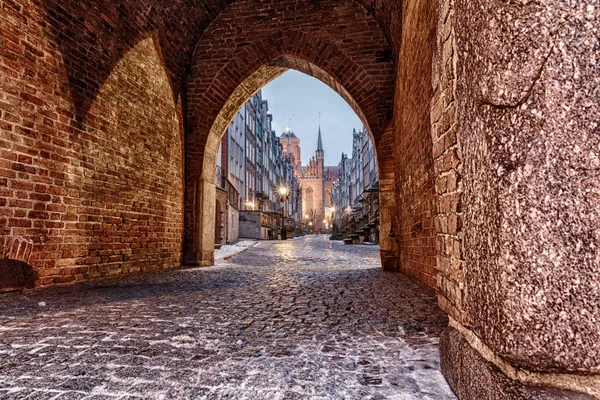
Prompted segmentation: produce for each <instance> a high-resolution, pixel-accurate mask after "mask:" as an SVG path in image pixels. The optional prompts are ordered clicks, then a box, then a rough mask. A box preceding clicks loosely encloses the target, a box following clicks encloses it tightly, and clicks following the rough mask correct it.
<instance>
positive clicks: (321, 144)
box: [317, 111, 324, 153]
mask: <svg viewBox="0 0 600 400" xmlns="http://www.w3.org/2000/svg"><path fill="white" fill-rule="evenodd" d="M317 151H320V152H322V153H323V152H324V150H323V139H321V111H319V139H318V140H317Z"/></svg>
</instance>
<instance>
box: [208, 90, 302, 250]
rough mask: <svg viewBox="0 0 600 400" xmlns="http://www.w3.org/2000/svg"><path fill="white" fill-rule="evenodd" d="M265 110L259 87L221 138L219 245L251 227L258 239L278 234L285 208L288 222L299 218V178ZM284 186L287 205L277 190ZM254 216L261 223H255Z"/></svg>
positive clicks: (218, 164)
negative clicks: (241, 221)
mask: <svg viewBox="0 0 600 400" xmlns="http://www.w3.org/2000/svg"><path fill="white" fill-rule="evenodd" d="M268 111H269V104H268V102H267V101H266V100H263V98H262V92H261V91H258V92H257V93H256V94H254V95H253V96H252V97H251V98H250V99H249V100H248V101H247V102H246V103H244V105H243V106H242V107H241V108H240V110H239V111H238V112H237V113H236V115H235V116H234V118H233V120H232V121H231V123H230V125H229V127H228V128H227V131H226V132H225V135H224V136H223V138H222V140H221V146H220V148H219V155H218V157H217V171H216V173H217V189H218V190H217V204H216V210H217V212H216V220H215V227H216V229H215V243H217V244H223V243H231V242H235V241H236V240H237V239H238V237H239V235H244V234H246V235H247V234H248V232H250V231H252V232H257V238H261V239H266V238H276V234H277V232H278V229H279V228H280V227H281V224H282V220H281V216H282V214H283V211H284V210H285V212H286V215H285V217H286V222H285V224H286V225H288V226H290V225H292V226H293V225H296V224H295V222H301V221H302V217H301V216H302V211H301V200H300V199H301V192H300V190H299V184H298V180H297V179H296V178H295V176H294V168H293V166H292V161H291V158H290V157H288V156H287V153H285V152H284V151H283V147H282V143H281V141H280V138H278V137H277V134H276V133H275V131H274V130H273V129H272V122H273V116H272V115H271V114H269V112H268ZM282 185H285V186H287V187H288V188H289V190H290V196H289V198H288V199H287V201H286V205H285V207H284V202H283V201H282V199H281V197H280V195H279V192H278V190H277V189H278V188H279V187H281V186H282ZM252 213H255V214H256V215H251V214H252ZM240 220H244V224H241V225H240V224H239V221H240ZM254 221H257V223H258V225H259V226H257V227H255V226H253V225H256V224H255V223H254ZM255 228H256V229H255Z"/></svg>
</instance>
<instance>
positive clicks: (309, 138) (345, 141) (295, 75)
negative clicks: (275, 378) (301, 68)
mask: <svg viewBox="0 0 600 400" xmlns="http://www.w3.org/2000/svg"><path fill="white" fill-rule="evenodd" d="M262 95H263V99H265V100H268V101H269V113H271V114H273V129H275V132H276V133H277V136H281V133H282V132H283V130H284V129H285V128H286V127H287V126H288V119H289V118H291V119H292V123H291V127H292V131H294V133H295V134H296V136H298V138H299V139H300V140H301V142H300V147H301V148H302V163H303V164H306V163H307V161H308V160H309V158H310V157H311V156H313V155H314V154H315V150H316V149H317V135H318V130H319V111H320V112H321V134H322V137H323V147H324V150H325V165H338V163H339V162H340V159H341V155H342V152H344V153H347V154H349V155H350V156H351V154H352V129H353V128H356V129H359V128H362V122H361V121H360V119H359V118H358V116H357V115H356V114H355V113H354V111H353V110H352V108H350V106H349V105H348V103H346V101H345V100H344V99H342V98H341V97H340V96H339V95H338V94H337V93H336V92H334V91H333V90H332V89H331V88H330V87H329V86H327V85H325V84H324V83H322V82H321V81H319V80H318V79H315V78H312V77H310V76H308V75H305V74H303V73H301V72H298V71H295V70H290V71H288V72H286V73H284V74H283V75H281V76H280V77H279V78H277V79H275V80H274V81H272V82H271V83H269V84H268V85H266V86H265V87H264V88H263V89H262Z"/></svg>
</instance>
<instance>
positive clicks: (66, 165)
mask: <svg viewBox="0 0 600 400" xmlns="http://www.w3.org/2000/svg"><path fill="white" fill-rule="evenodd" d="M78 4H83V3H79V2H78ZM69 5H70V3H69V2H67V3H65V4H61V5H60V6H59V5H58V4H57V3H53V2H46V3H44V4H42V3H41V2H38V1H26V0H21V1H18V2H16V1H14V0H13V1H7V0H3V1H0V7H1V8H2V12H1V13H0V206H1V207H0V249H2V254H0V256H3V257H4V256H8V257H11V258H16V259H21V260H24V261H27V262H29V263H30V264H31V265H32V266H33V267H34V268H35V270H36V272H37V273H38V281H37V283H38V284H51V283H63V282H69V281H73V280H80V279H88V278H94V277H101V276H107V275H113V274H119V273H127V272H131V271H136V270H145V269H150V268H153V269H154V268H165V267H174V266H177V265H179V263H180V257H181V250H180V248H181V235H182V219H183V217H182V198H183V189H182V187H183V183H182V179H183V175H182V136H181V132H182V131H181V128H182V125H181V108H180V106H178V104H177V103H176V101H175V99H174V97H173V93H174V90H173V88H172V85H171V79H170V78H169V74H168V73H167V72H166V71H167V70H166V69H165V65H164V62H163V59H164V58H163V55H162V54H161V52H160V50H159V48H158V46H156V45H155V39H154V38H146V39H143V40H142V39H141V37H140V38H139V39H140V40H137V41H136V42H130V40H131V37H130V36H127V35H125V36H121V37H120V36H119V34H118V32H113V33H112V36H108V35H107V32H105V30H106V31H110V30H109V29H108V27H107V25H109V24H110V21H106V20H107V19H110V18H109V16H110V15H111V12H112V11H114V7H113V9H107V10H103V11H104V12H105V13H104V14H100V13H98V14H97V15H96V14H94V13H93V12H92V11H91V10H86V9H85V7H84V6H83V5H82V6H81V7H80V6H78V7H80V8H78V9H75V8H73V9H69V11H67V8H68V7H69ZM77 10H79V11H77ZM78 12H79V14H78ZM78 15H79V16H81V17H83V18H84V19H85V24H83V25H82V26H78V27H77V29H78V30H77V31H70V30H69V29H68V28H66V25H68V24H73V23H74V21H76V20H78V19H77V16H78ZM84 33H87V34H88V35H92V36H93V35H95V37H96V38H97V39H99V38H105V39H106V40H107V41H108V42H103V43H98V44H95V43H93V42H92V41H90V39H89V37H88V38H87V41H86V40H84V38H83V37H82V39H81V41H79V42H74V41H73V40H74V39H75V38H74V37H69V36H68V35H69V34H71V35H73V36H76V35H84ZM156 42H160V40H156ZM111 44H112V47H111ZM86 45H90V48H92V47H93V48H94V49H95V50H97V49H98V48H103V49H104V50H106V52H105V53H104V54H102V56H103V57H105V58H107V61H106V63H108V64H110V66H111V69H110V71H109V73H107V74H100V73H98V74H96V72H98V71H97V70H96V69H94V68H95V67H99V64H95V63H94V61H95V60H94V54H93V52H88V51H87V50H88V49H87V48H86V47H85V46H86ZM111 48H112V50H113V52H112V53H111V52H109V50H110V49H111ZM122 50H123V51H124V52H123V53H122V52H121V51H122ZM65 52H68V54H67V53H65ZM83 99H85V101H84V100H83Z"/></svg>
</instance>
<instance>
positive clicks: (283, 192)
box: [277, 185, 290, 240]
mask: <svg viewBox="0 0 600 400" xmlns="http://www.w3.org/2000/svg"><path fill="white" fill-rule="evenodd" d="M277 192H278V193H279V197H280V199H281V202H282V203H283V207H282V210H281V239H283V240H285V239H287V232H286V230H285V218H287V210H286V203H287V199H288V198H289V197H290V191H289V190H288V187H287V186H286V185H281V186H279V188H277Z"/></svg>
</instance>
